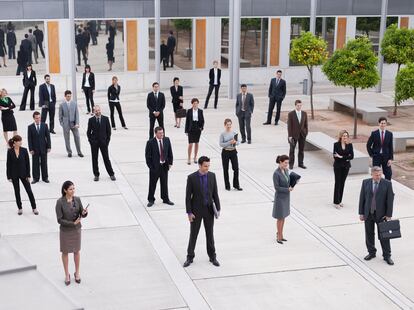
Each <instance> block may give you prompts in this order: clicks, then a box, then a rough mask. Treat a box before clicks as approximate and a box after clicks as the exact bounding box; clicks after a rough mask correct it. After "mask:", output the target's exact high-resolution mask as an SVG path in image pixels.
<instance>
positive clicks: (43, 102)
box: [39, 83, 56, 108]
mask: <svg viewBox="0 0 414 310" xmlns="http://www.w3.org/2000/svg"><path fill="white" fill-rule="evenodd" d="M50 95H51V97H52V98H50V97H49V91H48V90H47V86H46V83H43V84H42V85H40V86H39V107H43V106H45V107H46V108H48V107H49V104H50V99H52V103H56V90H55V85H53V84H50Z"/></svg>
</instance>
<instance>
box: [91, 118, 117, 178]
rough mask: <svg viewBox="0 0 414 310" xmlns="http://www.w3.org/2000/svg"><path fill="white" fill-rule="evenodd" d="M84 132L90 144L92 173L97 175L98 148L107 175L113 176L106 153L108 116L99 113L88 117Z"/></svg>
mask: <svg viewBox="0 0 414 310" xmlns="http://www.w3.org/2000/svg"><path fill="white" fill-rule="evenodd" d="M86 134H87V136H88V141H89V143H90V145H91V152H92V169H93V175H94V176H96V177H98V176H99V166H98V156H99V150H100V151H101V154H102V158H103V160H104V164H105V168H106V171H107V172H108V174H109V176H113V175H114V171H113V170H112V165H111V160H110V159H109V154H108V146H109V141H110V140H111V125H110V124H109V119H108V117H106V116H104V115H101V116H100V117H96V116H93V117H91V118H89V121H88V129H87V131H86Z"/></svg>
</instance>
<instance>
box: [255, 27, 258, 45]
mask: <svg viewBox="0 0 414 310" xmlns="http://www.w3.org/2000/svg"><path fill="white" fill-rule="evenodd" d="M254 36H255V39H256V46H257V45H259V43H258V42H257V29H255V30H254Z"/></svg>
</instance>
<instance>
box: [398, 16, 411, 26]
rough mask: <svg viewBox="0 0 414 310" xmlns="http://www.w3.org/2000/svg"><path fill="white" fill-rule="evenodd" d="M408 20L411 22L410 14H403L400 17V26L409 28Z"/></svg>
mask: <svg viewBox="0 0 414 310" xmlns="http://www.w3.org/2000/svg"><path fill="white" fill-rule="evenodd" d="M408 22H409V17H408V16H404V17H403V16H401V17H400V28H406V29H408Z"/></svg>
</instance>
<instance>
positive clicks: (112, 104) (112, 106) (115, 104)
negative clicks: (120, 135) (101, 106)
mask: <svg viewBox="0 0 414 310" xmlns="http://www.w3.org/2000/svg"><path fill="white" fill-rule="evenodd" d="M115 108H116V110H117V111H118V115H119V119H120V120H121V125H122V127H125V126H126V125H125V121H124V116H123V115H122V108H121V104H120V103H119V102H112V101H109V110H110V111H111V125H112V128H115V127H116V126H115V117H114V112H115Z"/></svg>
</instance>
